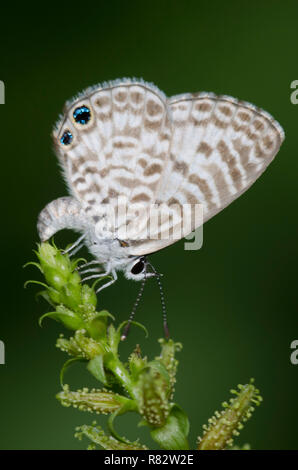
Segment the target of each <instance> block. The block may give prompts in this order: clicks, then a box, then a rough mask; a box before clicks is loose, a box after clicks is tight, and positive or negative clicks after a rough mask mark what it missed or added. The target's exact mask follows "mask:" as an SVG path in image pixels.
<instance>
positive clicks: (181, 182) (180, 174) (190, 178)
mask: <svg viewBox="0 0 298 470" xmlns="http://www.w3.org/2000/svg"><path fill="white" fill-rule="evenodd" d="M168 106H169V110H170V115H171V119H172V138H171V145H170V156H169V159H168V161H167V164H166V168H165V170H164V173H163V176H162V182H161V184H160V191H159V194H158V198H157V199H158V202H159V203H165V204H167V205H169V206H170V205H171V204H177V205H179V206H181V207H182V206H183V205H184V204H191V205H194V204H202V205H203V220H204V222H206V221H207V220H209V219H210V218H211V217H213V216H214V215H215V214H217V213H218V212H220V211H221V210H222V209H224V208H225V207H226V206H227V205H228V204H230V203H231V202H232V201H233V200H235V199H236V198H237V197H239V196H240V195H241V194H242V193H243V192H244V191H246V190H247V189H248V188H249V187H250V186H251V185H252V184H253V183H254V182H255V181H256V179H257V178H258V177H259V176H260V175H261V174H262V173H263V171H264V170H265V169H266V167H267V166H268V165H269V163H270V162H271V161H272V160H273V158H274V156H275V155H276V153H277V152H278V150H279V148H280V145H281V143H282V141H283V139H284V133H283V130H282V128H281V126H280V125H279V124H278V123H277V122H276V121H275V120H274V119H273V118H272V116H270V115H269V114H268V113H266V112H265V111H263V110H261V109H258V108H256V107H255V106H254V105H252V104H249V103H246V102H242V101H238V100H236V99H234V98H232V97H229V96H216V95H214V94H212V93H199V94H186V95H178V96H174V97H172V98H169V100H168ZM182 223H183V221H182ZM195 228H197V227H196V226H195V225H193V226H192V230H194V229H195ZM159 235H160V238H162V236H161V233H160V234H159ZM175 241H176V239H163V240H162V239H160V240H155V241H154V240H149V241H148V242H145V243H144V244H142V243H141V242H140V243H139V244H138V245H136V246H135V247H134V248H133V253H134V254H135V253H139V254H141V255H142V254H144V253H146V252H147V253H150V252H153V251H157V250H159V249H161V248H164V247H165V246H168V245H170V244H172V243H174V242H175Z"/></svg>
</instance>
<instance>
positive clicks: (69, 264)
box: [26, 243, 261, 450]
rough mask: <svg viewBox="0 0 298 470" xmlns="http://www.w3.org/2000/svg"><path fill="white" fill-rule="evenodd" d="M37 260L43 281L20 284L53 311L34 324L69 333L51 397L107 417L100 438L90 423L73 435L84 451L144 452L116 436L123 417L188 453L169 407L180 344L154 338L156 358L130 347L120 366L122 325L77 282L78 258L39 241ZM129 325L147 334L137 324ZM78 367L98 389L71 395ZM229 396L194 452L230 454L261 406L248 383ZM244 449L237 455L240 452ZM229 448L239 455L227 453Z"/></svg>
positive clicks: (180, 419)
mask: <svg viewBox="0 0 298 470" xmlns="http://www.w3.org/2000/svg"><path fill="white" fill-rule="evenodd" d="M36 255H37V258H38V261H39V262H31V263H28V264H32V265H34V266H36V267H37V268H38V269H39V270H40V271H41V273H42V274H43V276H44V278H45V282H41V281H28V282H27V283H26V284H29V283H35V284H38V285H41V286H42V287H43V290H42V291H41V292H39V294H38V295H40V296H42V297H43V298H44V299H45V300H46V301H47V302H48V303H49V304H50V305H51V306H52V311H50V312H48V313H45V314H44V315H43V316H42V317H41V318H40V320H39V323H40V325H41V324H42V322H43V321H44V320H45V319H46V318H52V319H54V320H56V321H58V322H60V323H62V324H63V325H64V327H66V328H67V329H68V330H71V331H72V332H73V335H72V336H70V337H69V338H65V337H64V336H63V335H61V336H60V337H59V338H58V340H57V347H58V348H59V349H60V350H61V351H63V352H65V353H67V354H68V355H69V356H70V358H69V359H68V360H67V361H66V362H65V364H64V366H63V367H62V370H61V373H60V381H61V387H62V390H61V391H60V392H59V393H58V394H57V399H58V400H59V401H60V402H61V404H62V405H64V406H74V407H76V408H79V409H80V410H82V411H89V412H92V413H96V414H108V415H109V417H108V429H107V432H105V431H104V430H103V429H102V427H101V426H99V425H98V424H96V423H95V422H93V423H92V425H84V426H81V427H80V428H77V430H76V437H78V438H79V439H81V438H82V437H83V436H86V437H87V438H89V439H90V440H91V441H92V444H91V448H97V446H99V447H100V448H104V449H110V450H114V449H123V450H133V449H134V450H140V449H147V447H146V446H144V445H142V444H140V443H139V442H138V441H136V442H130V441H129V440H128V439H127V437H123V436H119V434H118V433H117V431H116V430H115V426H114V424H115V418H116V417H118V416H120V415H123V414H124V413H128V412H135V413H138V414H139V415H140V418H141V421H140V425H142V426H146V427H147V428H148V430H149V432H150V434H151V437H152V439H153V440H154V441H155V442H156V443H157V444H158V445H159V446H160V448H161V449H177V450H184V449H189V448H190V444H189V442H188V433H189V420H188V417H187V416H186V414H185V412H184V411H183V409H182V408H181V406H179V405H178V404H177V403H175V401H174V385H175V382H176V373H177V366H178V360H177V359H176V353H177V352H179V350H180V349H181V347H182V345H181V344H180V343H176V342H174V341H173V340H172V339H168V340H165V339H159V344H160V348H161V351H160V355H159V356H158V357H155V358H154V359H153V360H149V359H148V358H147V357H143V356H142V354H141V349H140V347H139V346H138V345H137V346H135V348H134V349H133V351H132V353H131V355H130V356H129V358H128V363H127V364H124V363H123V362H122V361H121V359H120V357H119V353H118V347H119V343H120V341H121V332H122V329H123V327H124V326H125V324H126V323H127V322H123V323H121V324H120V325H119V326H115V324H114V322H115V320H114V317H113V316H112V315H111V314H110V313H109V312H107V311H106V310H100V311H98V310H97V297H96V294H95V291H94V285H93V286H92V287H90V286H88V285H87V284H82V283H81V279H80V276H79V274H78V271H77V270H76V268H77V266H78V263H79V262H80V261H82V260H81V259H76V260H71V259H70V258H69V256H68V255H66V254H62V252H61V251H60V250H58V249H57V248H56V247H55V246H54V245H53V244H52V245H51V244H49V243H42V244H40V245H39V246H38V250H37V251H36ZM133 324H134V325H136V326H138V327H140V328H142V329H144V331H145V333H146V334H147V331H146V329H145V327H144V326H143V325H141V324H140V323H136V322H133ZM77 361H80V362H84V363H85V364H86V367H87V369H88V371H89V372H90V373H91V374H92V375H93V377H94V379H95V380H97V381H98V382H99V383H100V384H101V388H99V389H97V388H94V389H91V390H88V389H87V388H82V389H80V390H77V391H72V390H70V388H69V385H65V384H64V383H63V378H64V373H65V371H66V369H67V368H68V367H69V366H70V365H71V364H73V363H75V362H77ZM232 393H233V394H234V397H233V398H231V399H230V402H229V403H228V402H224V403H223V410H222V411H221V412H215V414H214V416H213V417H212V418H210V419H209V422H208V425H206V426H203V435H202V437H200V438H198V447H197V448H198V450H210V449H214V450H220V449H227V448H231V449H232V448H233V447H232V444H233V438H234V437H235V436H237V435H238V434H239V430H241V428H242V427H243V423H244V422H245V421H246V420H247V419H248V418H249V417H250V416H251V413H252V411H253V409H254V408H253V405H254V404H255V405H258V404H259V403H260V402H261V397H260V395H259V392H258V390H257V389H256V388H255V386H254V385H253V381H252V380H251V381H250V383H248V384H247V385H239V386H238V391H236V390H232ZM247 448H248V447H247V446H244V447H243V449H247ZM233 449H239V448H237V447H234V448H233Z"/></svg>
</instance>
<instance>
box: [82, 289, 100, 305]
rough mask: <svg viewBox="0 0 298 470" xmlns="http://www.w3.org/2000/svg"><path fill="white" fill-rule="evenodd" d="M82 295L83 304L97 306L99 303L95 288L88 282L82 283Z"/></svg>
mask: <svg viewBox="0 0 298 470" xmlns="http://www.w3.org/2000/svg"><path fill="white" fill-rule="evenodd" d="M81 297H82V304H83V305H87V306H89V305H93V307H96V304H97V297H96V293H95V291H94V289H92V288H91V287H90V286H88V284H83V285H82V291H81Z"/></svg>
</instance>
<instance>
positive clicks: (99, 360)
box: [87, 355, 108, 385]
mask: <svg viewBox="0 0 298 470" xmlns="http://www.w3.org/2000/svg"><path fill="white" fill-rule="evenodd" d="M87 369H88V370H89V372H91V374H92V375H93V376H94V377H95V378H96V379H97V380H99V381H100V382H101V383H103V384H104V385H108V381H107V378H106V374H105V370H104V366H103V356H101V355H99V356H95V357H94V358H93V359H91V360H90V361H89V362H88V365H87Z"/></svg>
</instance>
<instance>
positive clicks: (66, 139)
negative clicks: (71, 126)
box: [60, 131, 73, 145]
mask: <svg viewBox="0 0 298 470" xmlns="http://www.w3.org/2000/svg"><path fill="white" fill-rule="evenodd" d="M72 139H73V137H72V133H71V132H69V131H65V132H64V133H63V135H62V137H61V139H60V142H61V144H63V145H69V144H71V142H72Z"/></svg>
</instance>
